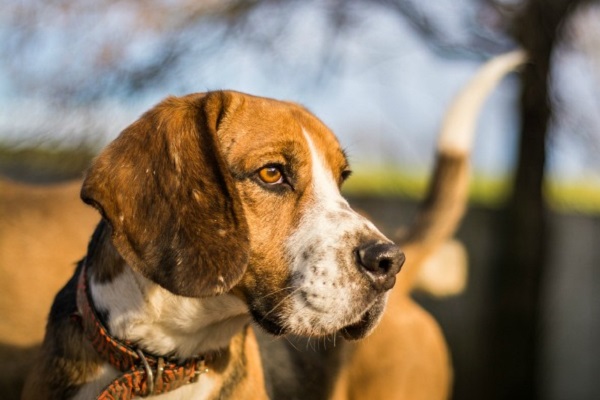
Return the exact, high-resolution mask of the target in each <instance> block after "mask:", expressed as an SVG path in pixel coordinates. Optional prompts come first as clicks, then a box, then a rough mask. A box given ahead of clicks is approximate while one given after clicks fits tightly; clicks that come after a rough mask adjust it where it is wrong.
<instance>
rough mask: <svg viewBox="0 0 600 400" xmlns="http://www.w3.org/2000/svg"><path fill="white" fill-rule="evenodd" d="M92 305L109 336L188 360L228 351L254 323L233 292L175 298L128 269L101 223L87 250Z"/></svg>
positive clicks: (154, 351) (164, 354) (243, 304)
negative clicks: (210, 295) (243, 331)
mask: <svg viewBox="0 0 600 400" xmlns="http://www.w3.org/2000/svg"><path fill="white" fill-rule="evenodd" d="M87 262H88V265H89V266H90V274H89V286H90V294H91V297H92V301H93V304H94V307H95V309H96V311H97V312H98V314H99V315H100V316H101V317H102V319H103V322H104V324H105V326H106V327H107V328H108V330H109V332H110V334H111V335H112V336H113V337H115V338H117V339H119V340H123V341H127V342H130V343H133V344H135V345H136V346H137V347H139V348H140V349H141V350H142V351H144V352H148V353H151V354H155V355H160V356H169V357H175V358H182V359H183V358H189V357H193V356H196V355H198V354H203V353H209V352H215V351H219V350H220V349H224V348H227V347H228V346H229V343H230V341H231V339H232V337H233V336H234V335H236V334H238V333H240V332H241V331H242V330H243V328H244V326H245V325H247V324H248V323H249V322H250V316H249V313H248V310H247V307H246V305H245V303H244V302H243V301H242V300H241V299H239V298H238V297H236V296H234V295H231V294H223V295H219V296H215V297H207V298H202V299H198V298H189V297H182V296H176V295H174V294H172V293H171V292H169V291H167V290H166V289H164V288H162V287H160V286H159V285H158V284H156V283H154V282H152V281H151V280H149V279H147V278H145V277H144V276H142V275H141V274H140V273H138V272H137V271H135V270H133V269H132V268H131V267H129V266H128V265H127V264H126V263H125V261H124V260H123V259H122V258H121V256H120V255H119V254H118V252H117V251H116V249H115V248H114V247H113V245H112V243H111V241H110V228H109V227H108V225H107V224H105V223H101V224H100V225H99V226H98V229H97V230H96V232H95V234H94V237H93V238H92V242H91V243H90V249H89V251H88V259H87Z"/></svg>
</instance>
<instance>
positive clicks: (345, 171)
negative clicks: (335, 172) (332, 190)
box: [342, 169, 352, 182]
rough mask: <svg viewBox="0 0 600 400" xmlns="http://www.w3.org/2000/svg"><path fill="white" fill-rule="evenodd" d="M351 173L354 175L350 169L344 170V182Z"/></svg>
mask: <svg viewBox="0 0 600 400" xmlns="http://www.w3.org/2000/svg"><path fill="white" fill-rule="evenodd" d="M350 175H352V171H351V170H349V169H345V170H343V171H342V182H345V181H346V179H348V178H350Z"/></svg>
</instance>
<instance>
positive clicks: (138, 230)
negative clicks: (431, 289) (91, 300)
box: [82, 92, 404, 338]
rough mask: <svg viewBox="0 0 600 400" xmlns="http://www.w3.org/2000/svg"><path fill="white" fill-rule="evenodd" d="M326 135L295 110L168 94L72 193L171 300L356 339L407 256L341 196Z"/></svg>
mask: <svg viewBox="0 0 600 400" xmlns="http://www.w3.org/2000/svg"><path fill="white" fill-rule="evenodd" d="M349 173H350V170H349V166H348V162H347V160H346V157H345V155H344V153H343V151H342V150H341V149H340V146H339V144H338V142H337V140H336V138H335V137H334V135H333V134H332V133H331V132H330V131H329V130H328V129H327V128H326V127H325V125H324V124H323V123H321V122H320V121H319V120H318V119H317V118H316V117H314V116H313V115H312V114H311V113H309V112H308V111H306V110H305V109H304V108H302V107H300V106H298V105H296V104H293V103H285V102H279V101H275V100H269V99H264V98H258V97H253V96H248V95H244V94H241V93H236V92H211V93H208V94H194V95H189V96H186V97H182V98H168V99H167V100H165V101H163V102H162V103H161V104H159V105H158V106H156V107H155V108H153V109H152V110H150V111H149V112H147V113H146V114H144V115H143V116H142V117H141V118H140V119H139V120H138V121H137V122H135V123H134V124H133V125H131V126H130V127H129V128H127V129H126V130H125V131H123V132H122V133H121V135H120V136H119V137H118V138H117V139H116V140H115V141H113V142H112V143H111V144H110V145H109V146H108V147H107V149H106V150H104V151H103V152H102V153H101V154H100V156H99V157H98V158H97V159H96V160H95V162H94V164H93V165H92V167H91V168H90V170H89V172H88V174H87V177H86V179H85V181H84V185H83V188H82V198H83V200H84V201H85V202H87V203H89V204H92V205H94V206H95V207H96V208H98V209H99V210H100V212H101V213H102V215H103V217H104V218H105V219H106V220H107V221H108V222H109V224H110V225H111V227H112V232H113V234H112V242H113V244H114V246H115V247H116V249H117V250H118V252H119V253H120V254H121V256H122V257H123V258H124V259H125V261H126V262H127V263H128V264H129V265H130V266H131V267H132V268H134V269H135V270H136V271H138V272H140V273H141V274H142V275H144V276H145V277H147V278H148V279H150V280H152V281H154V282H156V283H157V284H159V285H160V286H162V287H164V288H165V289H167V290H169V291H171V292H172V293H174V294H176V295H181V296H188V297H207V296H215V295H219V294H222V293H225V292H232V293H235V294H236V295H237V296H239V297H241V298H242V299H244V300H245V302H246V304H247V305H248V308H249V310H250V312H251V313H252V315H253V316H254V319H255V320H256V322H257V323H258V324H259V325H261V326H262V327H263V328H265V329H266V330H268V331H269V332H271V333H273V334H283V333H293V334H299V335H311V336H314V335H328V334H333V333H336V332H340V333H342V334H343V335H344V336H345V337H347V338H360V337H363V336H365V335H366V334H368V333H369V332H370V331H371V329H372V328H373V327H374V326H375V324H376V322H377V321H378V319H379V317H380V316H381V313H382V311H383V308H384V305H385V300H386V296H387V292H388V291H389V289H391V288H392V287H393V285H394V283H395V276H396V274H397V273H398V271H399V270H400V267H401V265H402V263H403V262H404V255H403V254H402V252H401V251H400V249H399V248H398V247H397V246H395V245H394V244H393V243H392V242H391V241H389V240H388V239H387V238H386V237H385V236H384V235H383V234H381V233H380V232H379V231H378V230H377V229H376V228H375V227H374V226H373V225H372V224H371V223H370V222H369V221H368V220H367V219H365V218H364V217H362V216H360V215H359V214H357V213H356V212H354V211H353V210H352V209H351V208H350V207H349V205H348V203H347V202H346V201H345V200H344V199H343V197H342V196H341V194H340V187H341V185H342V183H343V181H344V180H345V179H346V178H347V176H348V175H349Z"/></svg>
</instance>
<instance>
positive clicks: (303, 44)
mask: <svg viewBox="0 0 600 400" xmlns="http://www.w3.org/2000/svg"><path fill="white" fill-rule="evenodd" d="M466 2H467V0H463V1H461V2H458V3H457V2H454V3H452V2H449V1H446V0H444V1H437V2H434V3H432V4H435V5H436V7H437V8H438V10H437V11H436V12H437V13H438V14H440V15H442V14H443V15H446V16H449V17H445V19H443V20H441V21H443V23H442V25H443V27H444V28H443V29H446V30H447V31H448V32H449V36H448V40H449V41H452V40H456V41H460V40H461V35H463V34H464V33H462V31H461V22H463V21H464V18H465V17H464V15H462V14H461V11H460V7H461V6H462V5H463V4H466ZM463 9H465V8H464V7H463ZM434 15H437V14H435V13H434ZM111 18H114V17H111ZM265 20H266V19H265ZM265 23H267V22H265ZM325 23H326V21H325V20H324V19H323V18H322V15H321V14H320V13H319V12H318V11H317V10H316V9H314V8H313V7H311V6H306V7H297V8H296V9H295V13H294V14H293V15H290V18H289V21H288V25H289V26H288V31H287V34H286V36H285V37H284V38H281V39H280V40H275V41H274V42H273V43H272V46H273V47H275V50H276V52H277V53H278V57H274V56H271V55H269V56H264V55H262V54H261V53H260V51H259V50H258V48H257V47H253V46H249V45H248V44H247V43H237V44H236V43H230V44H228V45H227V46H223V48H222V49H219V50H218V51H215V52H214V53H213V54H211V56H210V57H208V58H204V57H202V58H194V57H189V58H186V59H185V62H184V63H183V64H182V66H181V68H178V69H177V70H175V71H173V74H171V76H170V77H169V79H167V80H166V81H165V82H164V84H161V85H159V86H157V87H153V88H151V89H150V90H146V91H145V92H144V94H143V96H136V97H127V98H123V97H119V96H112V97H107V98H105V99H103V100H102V101H101V102H99V103H97V104H95V105H94V106H93V107H92V108H87V107H85V108H84V107H71V108H69V109H67V110H65V109H62V108H61V109H57V108H56V107H54V106H53V104H52V102H51V101H48V98H46V97H42V96H35V95H31V93H28V94H27V95H24V94H23V93H20V92H19V91H18V90H17V89H15V88H13V87H11V86H12V85H11V84H10V82H9V79H10V78H9V77H8V75H7V72H6V69H5V68H3V67H2V64H0V137H4V138H14V137H23V135H26V134H27V133H26V132H40V131H44V132H49V133H48V134H49V135H53V136H57V137H61V138H64V139H65V141H66V142H67V143H68V142H69V141H70V140H73V139H76V138H77V137H78V136H81V135H85V134H87V133H86V132H88V131H85V132H84V131H83V130H82V129H81V126H82V125H84V124H85V121H89V120H92V121H93V122H94V124H95V126H96V129H95V130H94V134H96V135H100V137H101V138H102V141H103V142H107V141H108V140H110V139H112V138H114V137H115V136H116V135H117V134H118V132H119V131H120V130H121V129H123V128H124V127H125V126H126V125H128V124H129V123H131V122H133V120H134V119H135V118H136V117H137V116H138V115H139V114H141V113H142V112H143V111H144V110H146V109H147V108H149V107H150V106H151V105H152V104H155V103H156V102H158V101H159V100H160V99H161V98H163V97H165V96H166V95H168V94H184V93H188V92H195V91H205V90H210V89H225V88H229V89H235V90H240V91H244V92H249V93H253V94H257V95H263V96H268V97H275V98H282V99H288V100H294V101H298V102H300V103H303V104H304V105H306V106H307V107H308V108H309V109H311V110H312V111H313V112H314V113H315V114H316V115H318V116H319V117H320V118H321V119H323V120H324V121H325V122H326V123H327V124H328V125H329V126H330V127H331V128H332V129H333V130H334V132H336V134H337V135H338V137H339V138H340V141H341V142H342V144H343V146H344V147H346V148H347V150H348V152H349V154H350V156H351V157H352V159H353V160H354V163H355V164H358V165H360V164H363V165H364V164H370V165H373V164H380V165H381V164H383V165H386V164H396V165H398V166H401V167H409V168H411V169H414V170H424V169H426V168H428V167H429V166H430V163H431V160H432V155H433V150H434V141H435V135H436V132H437V129H438V127H439V124H440V121H441V119H442V115H443V112H444V110H445V109H446V107H447V105H448V104H449V102H450V100H451V98H452V96H453V95H454V94H455V93H456V92H457V91H458V90H459V89H460V87H461V86H462V85H463V84H464V83H465V82H466V81H467V80H468V79H469V77H470V76H472V74H473V73H474V71H475V70H476V69H477V67H478V66H479V64H480V63H481V60H477V59H475V58H473V57H471V58H464V59H460V58H454V59H447V58H444V57H442V56H441V55H440V54H438V53H436V52H434V51H432V50H431V48H430V47H429V46H426V45H425V43H424V42H423V40H422V38H421V37H420V36H418V35H415V33H414V31H413V29H412V27H410V26H409V25H408V24H407V23H406V22H405V21H404V20H402V19H401V18H398V16H396V15H393V14H390V13H389V12H388V11H386V10H383V9H376V8H373V9H370V10H369V12H368V13H367V14H366V15H364V18H363V19H362V20H361V22H360V25H359V27H357V28H355V29H353V30H350V31H349V32H348V34H347V35H346V36H344V37H342V38H340V39H339V42H338V43H337V49H338V50H337V51H338V53H337V56H340V57H343V58H344V61H343V63H342V67H340V68H338V69H335V70H331V71H328V70H327V69H326V70H325V72H323V73H322V76H319V73H315V71H318V70H319V64H318V63H319V61H318V60H319V58H318V57H319V56H320V55H321V54H322V52H321V51H322V50H323V49H322V47H321V46H322V45H323V44H322V43H323V40H322V39H323V35H325V34H326V32H327V31H326V29H324V24H325ZM88 26H89V24H88ZM102 26H105V27H106V26H112V25H111V24H102V23H98V24H97V25H93V24H92V26H91V28H90V29H92V30H95V31H96V35H102V34H103V33H102ZM48 29H51V28H48ZM49 32H50V31H49ZM113 34H114V32H113ZM453 35H454V36H456V37H453ZM59 36H60V35H59ZM138 39H139V38H138ZM325 43H326V41H325ZM79 45H80V46H83V47H80V48H79V49H85V46H90V45H93V43H85V42H84V43H80V44H79ZM146 45H148V43H146ZM70 46H73V44H66V43H61V42H60V41H57V40H54V41H53V40H48V41H46V43H45V46H44V48H43V49H40V50H39V53H37V55H35V56H33V57H32V58H31V59H32V60H34V61H33V62H34V65H32V66H29V68H33V69H34V70H35V68H39V69H40V70H42V69H43V68H61V66H60V65H55V64H53V61H54V60H56V57H57V55H58V57H65V55H66V54H69V51H73V47H70ZM137 46H138V47H137V50H136V51H137V52H141V53H143V49H144V40H143V38H141V39H140V40H139V43H138V45H137ZM75 49H77V47H75ZM82 52H83V51H80V53H82ZM192 52H193V49H192ZM577 54H578V53H576V52H573V51H571V53H568V54H567V56H566V57H563V58H562V61H561V63H560V65H561V71H563V72H562V73H560V74H557V76H558V77H559V78H557V82H558V83H557V87H558V88H559V89H560V91H561V97H562V99H563V103H565V104H567V105H568V106H567V107H566V108H567V109H569V110H571V111H570V114H569V115H570V116H569V118H567V120H568V122H569V123H565V122H564V121H563V122H561V123H560V124H558V125H557V127H558V128H557V129H558V131H559V132H558V134H557V135H555V137H554V139H553V140H552V142H551V146H550V147H549V151H550V157H549V170H550V171H551V172H552V173H553V174H554V175H555V176H560V177H565V178H579V177H582V176H587V177H591V178H594V179H598V180H599V181H600V179H599V176H600V173H599V172H598V171H597V167H598V164H594V163H590V162H587V161H586V157H583V156H582V154H583V153H585V152H586V150H588V149H589V141H586V140H582V137H581V136H578V135H573V134H572V133H570V132H569V130H573V129H578V128H576V127H574V126H577V124H579V126H583V125H585V126H589V125H590V123H589V121H588V120H590V118H592V119H591V121H592V122H593V121H594V120H593V118H594V117H593V116H595V115H600V113H598V111H599V110H598V109H597V108H598V105H599V104H598V103H597V102H596V100H597V98H595V97H594V93H595V92H594V91H595V90H596V92H597V89H598V82H597V80H594V79H597V76H598V75H594V71H593V70H591V69H590V66H589V63H587V62H586V60H585V58H583V57H581V56H578V55H577ZM70 58H72V60H70V64H72V65H69V64H67V66H66V67H64V68H66V70H65V73H67V74H68V73H73V74H74V76H75V74H81V73H82V68H81V65H85V63H84V62H79V60H78V53H77V52H75V54H71V55H70ZM279 63H280V64H279ZM77 65H79V67H77ZM288 65H289V66H293V67H292V68H290V69H288V68H286V66H288ZM305 71H306V74H305V73H304V72H305ZM565 71H566V72H565ZM83 72H85V71H83ZM518 90H519V89H518V79H517V78H516V77H515V76H513V77H509V78H508V79H506V80H505V81H504V82H503V83H502V84H501V85H500V87H499V88H498V89H497V90H496V91H495V92H494V93H493V95H492V96H491V98H490V99H489V101H488V103H487V104H486V106H485V108H484V110H483V113H482V115H481V119H480V122H479V125H478V136H477V142H476V146H475V150H474V155H473V158H474V164H475V167H476V169H477V171H478V172H480V173H484V174H488V175H501V174H504V173H507V172H509V171H510V170H511V169H512V167H513V166H514V158H515V143H516V132H517V129H518V121H517V119H516V113H515V107H516V101H517V98H518ZM594 111H595V112H594ZM590 116H591V117H590ZM581 120H586V121H588V122H586V123H585V124H584V123H580V121H581ZM578 121H579V122H578ZM591 126H593V124H591ZM590 135H592V136H593V135H596V139H595V142H594V140H592V143H597V142H598V141H599V140H598V138H597V137H598V136H600V135H599V134H598V132H591V133H590ZM586 143H587V145H586Z"/></svg>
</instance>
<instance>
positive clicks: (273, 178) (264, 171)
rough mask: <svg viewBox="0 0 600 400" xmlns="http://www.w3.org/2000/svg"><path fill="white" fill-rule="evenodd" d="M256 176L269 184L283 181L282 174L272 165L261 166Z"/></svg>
mask: <svg viewBox="0 0 600 400" xmlns="http://www.w3.org/2000/svg"><path fill="white" fill-rule="evenodd" d="M258 177H259V178H260V180H261V181H263V182H264V183H267V184H269V185H274V184H276V183H281V182H283V174H282V173H281V171H280V170H279V168H278V167H274V166H269V167H264V168H261V169H260V171H258Z"/></svg>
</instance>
